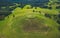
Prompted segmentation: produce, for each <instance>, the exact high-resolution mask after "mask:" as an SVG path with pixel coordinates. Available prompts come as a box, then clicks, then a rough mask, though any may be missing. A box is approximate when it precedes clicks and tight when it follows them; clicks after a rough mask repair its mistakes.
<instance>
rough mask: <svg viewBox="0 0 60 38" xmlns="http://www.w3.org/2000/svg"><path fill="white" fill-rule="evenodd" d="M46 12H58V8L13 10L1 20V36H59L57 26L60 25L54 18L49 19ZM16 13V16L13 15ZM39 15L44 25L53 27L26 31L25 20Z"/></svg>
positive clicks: (46, 37)
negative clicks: (40, 30) (46, 29)
mask: <svg viewBox="0 0 60 38" xmlns="http://www.w3.org/2000/svg"><path fill="white" fill-rule="evenodd" d="M33 10H35V11H41V12H42V13H41V14H40V13H39V12H33ZM45 13H49V14H58V11H57V10H49V9H43V8H37V9H34V8H32V9H26V8H23V9H21V8H19V7H18V8H16V9H15V10H13V11H12V14H11V15H9V18H8V16H7V17H6V19H5V20H3V21H0V37H3V38H59V31H58V29H57V27H58V26H59V25H58V24H57V23H56V22H55V21H54V20H52V19H49V18H47V17H45V16H44V14H45ZM13 15H15V17H13ZM35 17H37V18H38V19H39V20H40V21H41V22H43V24H44V25H47V26H49V27H50V28H51V30H50V31H47V32H25V31H24V30H23V29H22V27H23V22H24V21H25V20H26V19H28V18H35Z"/></svg>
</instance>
